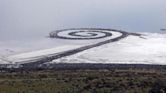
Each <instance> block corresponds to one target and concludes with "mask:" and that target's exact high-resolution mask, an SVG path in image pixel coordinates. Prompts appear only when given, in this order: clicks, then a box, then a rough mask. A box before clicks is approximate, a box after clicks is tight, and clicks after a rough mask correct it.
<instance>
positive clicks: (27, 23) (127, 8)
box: [0, 0, 166, 41]
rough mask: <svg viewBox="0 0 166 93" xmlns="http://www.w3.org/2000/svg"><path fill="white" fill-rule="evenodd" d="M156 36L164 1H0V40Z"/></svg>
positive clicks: (164, 15) (165, 19)
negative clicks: (83, 34)
mask: <svg viewBox="0 0 166 93" xmlns="http://www.w3.org/2000/svg"><path fill="white" fill-rule="evenodd" d="M77 27H99V28H113V29H121V30H125V31H139V32H141V31H145V32H159V31H160V28H166V1H165V0H0V40H1V41H2V40H15V39H16V40H20V39H31V40H33V39H38V38H40V37H44V36H47V35H48V33H49V32H50V31H54V30H56V29H64V28H77Z"/></svg>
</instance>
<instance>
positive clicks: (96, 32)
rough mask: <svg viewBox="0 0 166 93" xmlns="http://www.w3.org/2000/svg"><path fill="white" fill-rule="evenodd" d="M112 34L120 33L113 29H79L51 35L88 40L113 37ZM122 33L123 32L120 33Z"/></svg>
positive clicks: (61, 31) (51, 34)
mask: <svg viewBox="0 0 166 93" xmlns="http://www.w3.org/2000/svg"><path fill="white" fill-rule="evenodd" d="M112 32H119V31H117V30H113V29H96V28H77V29H64V30H57V31H54V32H51V33H50V37H51V38H61V39H73V40H88V39H100V38H105V37H110V36H112ZM119 33H121V32H119Z"/></svg>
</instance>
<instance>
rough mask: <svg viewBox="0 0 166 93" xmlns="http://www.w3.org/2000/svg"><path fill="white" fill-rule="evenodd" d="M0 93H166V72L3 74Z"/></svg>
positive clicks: (116, 71)
mask: <svg viewBox="0 0 166 93" xmlns="http://www.w3.org/2000/svg"><path fill="white" fill-rule="evenodd" d="M0 93H166V70H165V69H154V68H153V69H143V68H141V69H138V68H128V69H119V68H117V69H109V70H108V69H96V70H88V69H86V70H85V69H84V70H36V71H14V72H13V71H8V72H5V71H1V73H0Z"/></svg>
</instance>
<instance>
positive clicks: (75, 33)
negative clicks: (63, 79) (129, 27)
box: [22, 28, 131, 67]
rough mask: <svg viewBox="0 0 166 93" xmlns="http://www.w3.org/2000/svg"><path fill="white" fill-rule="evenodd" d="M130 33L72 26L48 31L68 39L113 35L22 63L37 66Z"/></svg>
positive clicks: (97, 37) (119, 38)
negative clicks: (99, 40)
mask: <svg viewBox="0 0 166 93" xmlns="http://www.w3.org/2000/svg"><path fill="white" fill-rule="evenodd" d="M113 32H116V33H120V34H119V35H118V36H114V35H115V34H113ZM130 34H131V33H127V32H124V31H120V30H114V29H101V28H73V29H63V30H57V31H54V32H51V33H50V38H60V39H69V40H88V39H100V38H106V37H113V36H114V37H113V38H107V39H105V40H102V41H101V42H97V43H95V44H94V43H93V44H89V45H85V46H82V47H79V48H76V49H72V50H68V51H62V52H60V53H55V54H50V55H46V56H44V57H43V58H38V59H35V60H31V62H30V63H25V64H22V65H23V67H32V66H37V67H38V66H39V65H41V64H43V63H47V62H50V61H52V60H55V59H58V58H62V57H66V56H70V55H73V54H76V53H79V52H82V51H84V50H88V49H91V48H94V47H97V46H101V45H104V44H107V43H111V42H116V41H119V40H121V39H123V38H125V37H127V36H128V35H130Z"/></svg>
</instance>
